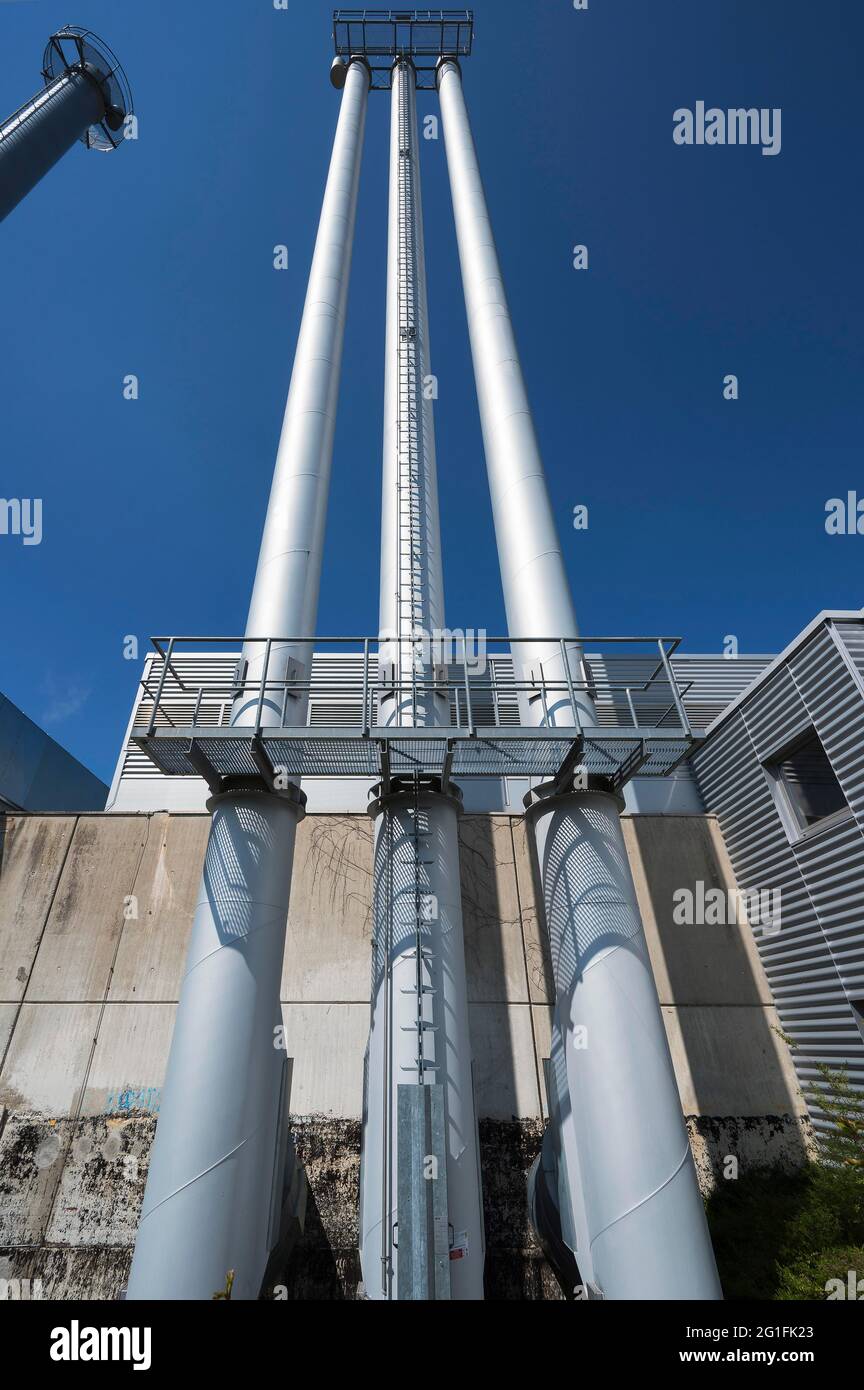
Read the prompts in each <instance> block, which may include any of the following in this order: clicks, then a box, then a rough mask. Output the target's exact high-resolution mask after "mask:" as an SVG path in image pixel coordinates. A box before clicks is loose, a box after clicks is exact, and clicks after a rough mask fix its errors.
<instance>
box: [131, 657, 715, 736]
mask: <svg viewBox="0 0 864 1390" xmlns="http://www.w3.org/2000/svg"><path fill="white" fill-rule="evenodd" d="M424 641H425V639H422V638H420V637H418V636H416V635H415V636H412V637H408V638H401V639H400V638H398V637H395V636H387V637H386V638H382V637H380V636H377V635H376V636H374V637H315V638H308V637H305V638H296V637H295V638H287V637H286V638H282V637H280V638H274V637H267V638H265V637H260V638H259V637H251V638H250V637H202V636H195V637H156V638H153V639H152V642H153V647H154V649H155V657H154V658H153V661H152V662H151V664H150V667H149V668H148V669H147V670H146V672H145V676H144V678H143V679H142V681H141V686H142V689H143V691H144V695H145V697H146V700H145V701H144V702H142V703H149V706H150V708H149V716H148V717H146V718H145V719H143V720H141V719H139V720H138V721H136V722H137V725H138V728H139V730H140V729H141V725H142V724H146V726H147V727H146V733H145V736H146V737H150V736H152V735H153V734H154V733H155V732H156V729H157V727H158V726H161V727H165V726H166V725H167V726H168V727H171V728H177V727H181V728H184V729H185V728H189V727H193V728H194V727H198V726H199V725H202V724H206V725H208V726H210V727H213V726H214V725H215V726H217V727H224V726H226V725H230V724H231V723H232V722H235V723H236V726H237V728H238V732H239V731H241V730H242V731H248V732H249V733H251V734H252V735H254V736H257V735H259V734H260V733H261V730H262V728H263V727H265V725H266V727H267V728H268V729H273V728H274V727H275V728H279V729H282V730H285V731H296V730H305V731H307V732H308V731H309V730H310V729H311V727H312V726H311V724H310V714H311V709H312V705H313V702H314V703H315V704H319V705H320V704H321V703H322V702H327V701H328V700H329V701H331V702H332V701H338V702H339V703H340V707H344V710H345V712H346V713H350V712H351V710H352V707H353V708H354V709H356V710H357V712H358V714H359V717H358V718H357V719H356V720H355V719H352V720H351V721H350V722H349V723H347V724H346V723H343V722H341V721H340V723H339V729H340V733H341V735H342V736H343V737H346V738H351V737H356V738H370V737H375V738H381V737H388V736H389V737H393V736H395V735H396V734H397V733H398V732H399V731H402V733H403V734H404V733H405V731H407V730H411V731H412V732H417V731H418V727H419V729H420V730H421V731H422V728H423V727H424V726H430V725H432V726H433V727H436V728H437V729H439V730H442V729H446V730H447V731H448V733H449V735H451V736H454V737H460V736H461V737H468V738H471V737H474V736H475V735H476V731H477V728H478V727H484V728H489V727H492V728H497V729H501V730H502V731H505V730H506V729H507V728H508V727H509V728H511V729H512V727H513V719H512V712H513V699H514V697H515V701H516V705H517V708H518V711H519V719H518V727H519V728H520V730H522V731H523V732H524V731H526V730H528V731H530V732H531V733H532V734H535V735H536V734H542V733H543V731H544V730H545V731H547V732H548V734H549V735H550V737H556V736H557V737H561V735H562V732H565V731H575V733H576V734H582V733H583V732H586V728H585V727H583V725H584V723H585V721H584V720H583V719H581V718H580V713H579V704H580V700H579V697H580V696H582V697H586V698H587V700H590V701H592V702H593V703H594V705H595V706H596V707H597V708H598V710H600V711H602V712H603V713H604V714H605V716H606V718H607V726H606V731H607V732H611V731H612V730H613V729H614V730H628V731H630V730H632V731H633V732H634V733H637V734H639V735H640V736H644V735H646V734H648V733H651V732H654V733H658V734H662V735H664V736H666V737H678V738H684V739H688V740H689V739H692V737H693V733H692V729H691V726H690V720H689V718H688V715H687V711H686V707H685V704H684V697H685V696H686V694H687V692H688V691H689V689H690V686H691V685H692V682H683V683H682V682H679V680H678V679H677V677H676V675H675V672H674V670H673V668H672V663H671V658H672V657H673V656H674V654H675V652H676V651H677V649H678V647H679V646H680V642H681V639H680V638H677V637H579V638H567V637H551V638H548V637H487V636H485V635H482V638H481V645H482V651H480V652H477V651H475V649H474V643H473V641H472V639H471V638H469V637H468V636H467V635H466V636H459V637H456V638H454V637H450V636H448V637H447V638H446V639H444V640H443V641H440V642H436V641H434V640H433V641H432V642H431V645H430V646H429V648H428V650H427V651H426V652H425V653H424V657H423V659H419V658H418V655H417V649H418V647H419V646H421V645H422V644H423V642H424ZM406 646H407V647H409V648H410V653H406V654H405V657H404V659H399V655H398V654H399V653H400V650H401V648H403V647H406ZM520 646H524V647H532V648H534V649H536V648H538V647H543V648H548V649H550V656H547V657H546V658H545V660H544V661H542V662H540V661H538V663H537V667H536V669H534V670H532V671H531V672H530V673H529V674H528V675H527V676H526V675H524V674H522V675H520V674H519V672H518V670H516V669H514V673H513V678H512V680H511V679H507V680H506V681H502V679H501V678H500V676H499V674H498V672H497V671H496V669H495V666H494V663H493V664H492V667H491V669H489V658H494V657H496V656H498V657H505V656H509V655H510V653H511V649H516V651H517V653H518V648H519V647H520ZM589 646H590V647H591V648H592V651H591V653H590V654H589V655H588V656H586V655H585V654H584V653H585V650H586V648H587V647H589ZM285 647H288V648H289V649H291V650H292V651H293V652H295V653H296V652H297V650H298V648H299V649H300V650H301V651H306V652H308V653H310V654H311V652H312V651H314V652H315V654H316V655H317V656H319V657H326V656H327V655H328V654H332V655H334V656H336V657H339V656H342V657H346V658H349V661H348V662H346V665H345V667H343V669H342V671H341V672H338V673H334V674H333V675H328V674H325V672H324V671H323V670H322V669H319V670H318V671H315V672H313V670H312V667H311V660H310V661H309V668H308V669H298V663H297V662H296V660H295V661H294V662H293V663H292V665H291V667H289V670H288V673H287V674H281V675H280V674H279V673H278V672H277V671H275V670H274V667H275V666H276V665H277V659H275V658H274V651H279V652H281V653H282V655H280V656H279V657H278V664H279V666H280V667H284V663H285V657H284V648H285ZM602 647H612V648H614V649H615V650H616V652H618V651H620V649H621V648H622V647H623V648H628V647H629V648H631V649H632V648H635V647H638V648H640V649H641V650H640V651H639V652H638V653H637V655H640V656H642V657H643V658H644V657H645V656H646V655H649V654H650V652H651V650H652V649H653V651H654V652H655V653H656V655H655V656H654V657H653V658H652V661H653V664H652V666H651V669H650V670H649V671H648V673H647V675H646V676H645V677H644V678H642V679H637V680H624V681H616V680H612V679H610V678H609V677H608V676H607V675H606V674H605V671H604V669H603V662H602V654H598V653H597V652H596V651H595V650H594V649H597V648H602ZM241 648H242V649H243V651H244V652H245V653H246V657H245V658H240V659H238V661H237V663H236V664H235V665H233V666H232V667H231V669H230V671H229V673H228V674H227V675H226V674H225V673H221V674H215V673H214V674H213V675H209V674H203V673H201V672H199V673H198V674H196V675H195V676H191V675H190V673H189V670H188V661H189V658H190V657H195V656H200V655H203V654H205V653H206V655H207V656H210V657H214V656H218V655H219V654H220V653H221V652H225V653H226V654H233V653H235V652H237V651H238V650H239V649H241ZM259 648H260V649H261V650H262V651H263V663H261V670H260V674H256V675H255V676H250V674H249V664H250V663H249V661H248V656H249V653H250V651H252V652H253V653H255V658H254V660H253V662H252V664H253V665H254V666H255V667H257V666H258V665H259V660H258V657H257V652H256V649H259ZM493 648H498V649H500V650H498V651H493V650H492V649H493ZM645 648H647V649H648V651H647V652H646V651H645V650H644V649H645ZM226 649H227V651H226ZM382 650H383V652H384V654H385V657H386V660H385V661H382V660H381V659H380V653H381V652H382ZM394 651H396V652H397V659H396V660H395V661H394V660H393V657H392V653H393V652H394ZM427 658H428V659H427ZM439 658H442V659H439ZM517 663H518V655H517V656H516V657H514V667H515V666H516V664H517ZM550 665H551V666H554V667H556V668H557V671H555V672H553V673H551V674H550V671H549V667H550ZM181 666H183V667H184V668H185V669H183V670H181V669H180V668H181ZM351 666H353V667H354V668H355V669H353V670H352V669H350V668H351ZM406 667H409V668H410V676H406V674H405V671H406ZM205 670H206V668H205ZM505 695H506V696H507V697H509V701H510V705H509V709H510V714H511V717H510V718H509V719H508V720H507V721H506V723H505V722H504V721H503V719H502V708H501V706H502V700H503V697H504V696H505ZM618 697H620V698H618ZM538 700H539V702H540V710H542V718H531V719H525V718H524V713H525V711H526V709H527V708H528V705H529V704H531V705H535V706H536V703H537V701H538ZM178 702H179V704H180V705H182V707H183V708H182V716H183V718H184V722H183V724H182V725H179V726H178V724H177V722H176V718H175V716H177V715H178V714H179V713H180V710H179V709H178ZM582 703H583V704H584V703H585V698H583V701H582ZM169 704H170V705H171V707H172V708H171V709H169V708H168V705H169ZM241 706H242V707H243V708H242V716H241V717H239V718H238V717H237V714H236V711H237V710H238V707H241ZM621 706H623V710H622V709H621ZM187 707H188V712H189V714H190V716H191V717H190V719H189V720H188V723H187V722H186V721H185V715H186V713H187ZM610 709H611V711H612V712H613V713H614V715H615V723H614V725H609V723H608V717H609V713H610ZM172 710H173V713H172ZM430 710H431V711H433V717H432V718H430ZM624 712H626V718H624V719H623V721H621V722H619V720H618V715H619V714H620V713H624ZM486 715H488V716H489V717H488V719H487V718H486V717H480V716H486ZM556 721H558V722H556ZM565 721H566V722H565ZM669 721H672V722H669ZM592 727H593V726H592ZM595 732H596V727H595Z"/></svg>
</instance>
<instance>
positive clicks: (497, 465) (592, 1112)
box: [438, 57, 721, 1299]
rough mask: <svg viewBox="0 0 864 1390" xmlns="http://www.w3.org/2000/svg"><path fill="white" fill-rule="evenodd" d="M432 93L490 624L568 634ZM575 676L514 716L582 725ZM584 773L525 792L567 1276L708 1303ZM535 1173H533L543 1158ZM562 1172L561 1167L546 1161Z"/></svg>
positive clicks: (661, 1039) (638, 949)
mask: <svg viewBox="0 0 864 1390" xmlns="http://www.w3.org/2000/svg"><path fill="white" fill-rule="evenodd" d="M438 89H439V94H440V100H441V112H442V120H443V125H444V138H445V143H446V149H447V162H448V167H449V172H450V186H451V193H452V198H453V209H454V214H455V219H456V234H457V240H458V244H459V257H460V263H461V268H462V281H463V288H464V293H465V304H466V309H467V314H468V325H469V332H470V338H471V350H472V356H473V361H474V372H475V377H476V381H477V394H478V398H479V404H480V415H481V423H482V427H483V440H484V447H485V452H486V464H487V471H488V475H489V488H490V492H491V495H492V506H493V512H494V517H495V533H496V538H497V543H498V557H499V563H500V568H501V579H502V585H503V589H504V600H505V605H506V609H507V621H508V626H509V631H510V633H511V635H512V636H514V637H520V636H522V635H528V634H534V633H537V634H543V637H550V638H551V637H553V636H558V637H560V638H563V639H566V644H567V646H568V647H569V648H570V650H571V651H572V653H573V657H574V661H573V665H574V668H575V669H576V670H578V669H579V666H580V663H581V651H580V646H579V640H578V639H579V631H578V628H577V625H576V616H575V612H574V608H573V601H572V598H571V594H570V587H569V584H568V581H567V576H566V571H565V568H564V560H563V555H562V551H561V544H560V541H559V539H558V536H557V530H556V526H555V520H554V516H553V512H552V507H551V503H550V499H549V494H548V490H547V485H546V477H545V473H544V469H543V461H542V459H541V456H540V449H539V445H538V441H537V435H536V430H535V427H534V420H533V417H532V413H531V407H530V404H529V401H528V395H527V392H526V389H525V382H524V379H523V376H522V369H521V364H520V361H519V352H518V349H517V346H516V338H515V334H514V332H513V325H512V322H511V319H510V311H509V307H508V304H507V296H506V292H505V289H504V282H503V278H502V274H501V267H500V264H499V261H498V254H497V250H496V246H495V238H494V234H493V231H492V224H491V221H490V218H489V211H488V208H487V205H486V197H485V194H484V190H483V182H482V178H481V175H480V167H479V163H478V160H477V152H476V149H475V147H474V140H473V137H472V134H471V126H470V122H469V119H468V112H467V108H466V105H465V97H464V94H463V90H462V73H461V69H460V66H459V63H458V61H456V60H455V59H452V58H447V57H444V58H443V59H442V61H441V63H440V65H439V70H438ZM564 650H565V643H564V642H561V643H560V644H555V643H553V644H550V645H546V644H544V642H543V641H542V640H541V641H538V642H536V643H534V644H531V645H529V644H525V645H523V644H522V643H517V644H516V645H515V646H514V648H513V664H514V670H515V673H516V676H517V679H521V680H523V681H524V682H525V683H526V686H527V687H528V688H529V690H530V686H531V682H532V681H537V682H538V683H539V681H540V680H542V679H547V678H549V677H556V676H557V678H558V679H559V680H561V679H562V677H563V675H564V671H563V670H562V667H563V666H564V664H565V659H564V654H563V653H564ZM588 684H589V683H588V682H587V681H583V682H582V683H581V685H580V691H579V694H578V695H577V696H575V697H574V698H573V699H570V698H568V696H567V695H564V696H563V697H561V698H559V699H556V701H555V702H554V704H553V706H552V707H551V708H549V707H548V706H547V702H546V701H545V699H541V698H540V690H539V685H538V690H537V694H536V696H534V697H533V698H532V697H531V696H530V695H529V696H528V698H527V699H523V714H522V719H523V722H526V723H534V724H535V725H553V726H566V725H575V726H576V727H582V728H583V729H584V728H585V727H586V726H588V727H590V726H594V725H596V722H597V721H596V716H595V714H594V709H593V702H592V700H591V697H590V693H589V692H588V689H587V686H588ZM622 807H623V802H622V801H621V800H620V798H619V797H618V796H617V795H616V794H615V788H614V786H613V785H611V783H610V782H609V781H608V780H607V779H605V778H604V777H602V776H596V775H595V776H592V777H591V778H589V779H588V785H587V786H584V785H583V786H581V787H580V789H578V790H576V789H575V788H574V783H573V778H572V776H571V777H570V779H569V786H567V785H562V784H559V783H558V782H557V781H556V782H553V783H546V784H543V785H541V786H538V787H535V789H534V791H533V792H531V793H529V796H528V797H527V798H526V809H527V819H528V823H529V825H530V826H531V828H532V830H533V834H534V840H535V845H536V851H537V860H538V864H539V870H540V878H541V883H542V888H543V903H544V911H545V918H546V925H547V929H548V932H549V938H550V947H551V952H552V964H553V971H554V976H555V989H556V1002H555V1015H554V1024H553V1056H552V1063H553V1065H552V1067H551V1069H550V1071H551V1074H552V1078H553V1089H554V1091H555V1095H553V1096H551V1097H550V1109H551V1110H552V1115H553V1127H552V1131H551V1135H552V1140H553V1142H554V1144H555V1145H556V1147H557V1159H558V1163H557V1175H556V1177H555V1184H554V1185H555V1188H556V1190H555V1191H554V1192H553V1193H551V1194H550V1195H551V1197H552V1200H553V1201H554V1202H555V1203H556V1204H557V1205H558V1206H559V1210H560V1220H561V1229H562V1233H563V1235H564V1238H565V1243H566V1244H568V1245H569V1247H570V1249H571V1250H572V1251H573V1252H574V1253H575V1256H576V1260H577V1262H578V1268H579V1274H580V1277H581V1280H582V1282H583V1283H584V1284H585V1285H586V1286H589V1287H593V1288H594V1290H595V1292H596V1293H597V1294H598V1296H602V1297H605V1298H609V1299H628V1298H644V1296H645V1290H646V1289H649V1290H650V1291H651V1296H652V1297H654V1298H659V1299H675V1298H683V1299H716V1298H719V1297H721V1293H720V1284H719V1280H718V1277H717V1270H716V1266H715V1263H714V1255H713V1251H712V1249H711V1242H710V1239H709V1235H708V1228H707V1223H706V1220H705V1213H704V1210H703V1206H702V1200H701V1197H700V1193H699V1187H698V1183H697V1180H696V1172H695V1168H694V1164H693V1159H692V1156H691V1153H690V1146H689V1142H688V1137H687V1132H686V1128H685V1125H684V1121H683V1117H682V1113H681V1104H680V1101H679V1097H678V1088H677V1085H676V1081H675V1074H674V1071H673V1068H672V1059H671V1056H670V1052H669V1046H668V1043H667V1040H666V1034H665V1029H664V1026H663V1019H662V1016H661V1012H660V1006H659V1002H658V999H657V991H656V988H655V984H654V978H653V974H652V970H651V962H650V959H649V956H648V949H647V945H646V941H645V934H644V930H643V927H642V921H641V917H640V913H639V907H638V904H637V900H636V893H635V889H634V886H633V880H632V877H631V874H630V868H629V863H628V859H627V853H626V849H625V845H624V839H623V835H622V831H621V826H620V821H619V812H620V809H621V808H622ZM555 1166H556V1165H555V1164H550V1165H548V1166H547V1168H545V1169H544V1168H543V1167H542V1166H541V1170H540V1178H541V1180H542V1179H543V1176H544V1173H545V1172H548V1171H549V1169H550V1168H551V1169H553V1170H554V1168H555ZM562 1169H563V1171H562Z"/></svg>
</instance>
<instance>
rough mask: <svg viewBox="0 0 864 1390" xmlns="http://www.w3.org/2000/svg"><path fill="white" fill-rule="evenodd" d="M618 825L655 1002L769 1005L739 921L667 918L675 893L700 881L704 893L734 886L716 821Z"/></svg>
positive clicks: (628, 820)
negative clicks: (636, 901)
mask: <svg viewBox="0 0 864 1390" xmlns="http://www.w3.org/2000/svg"><path fill="white" fill-rule="evenodd" d="M622 826H623V830H624V841H625V844H626V846H627V853H628V855H629V858H630V867H631V869H632V872H633V878H634V882H635V884H636V892H637V896H638V898H639V906H640V908H641V911H642V920H643V922H644V924H645V933H646V936H647V938H648V949H649V951H650V953H651V964H652V966H653V968H654V978H655V981H656V984H657V992H658V994H659V996H660V1002H661V1003H662V1004H675V1005H677V1006H678V1007H681V1006H682V1005H694V1004H736V1005H742V1004H753V1005H756V1006H757V1007H758V1006H760V1005H770V1004H771V1002H772V1000H771V991H770V989H769V987H768V982H767V980H766V979H765V973H764V971H763V970H762V967H761V965H760V962H759V956H758V952H757V950H756V945H755V942H754V940H753V933H752V930H751V928H750V926H749V925H748V924H747V922H746V921H742V922H737V923H732V924H729V925H710V924H709V925H699V924H685V923H676V922H674V921H673V911H674V909H675V901H676V900H675V897H674V895H675V893H676V892H678V891H679V890H682V889H686V890H687V891H688V892H690V893H692V894H694V895H695V894H696V892H697V885H698V884H699V883H700V882H701V883H702V884H703V886H704V888H703V891H704V892H708V891H709V890H711V889H715V888H718V889H720V890H722V891H723V892H724V893H728V891H729V890H734V888H735V879H734V876H733V874H732V868H731V865H730V863H729V859H728V856H727V854H726V851H725V848H724V846H723V842H722V839H721V836H720V831H719V828H718V826H717V823H716V821H715V820H714V819H713V818H710V817H707V816H702V817H699V816H680V817H679V816H672V817H660V816H634V817H626V816H625V817H624V819H623V820H622ZM679 901H680V900H679ZM727 915H728V913H727Z"/></svg>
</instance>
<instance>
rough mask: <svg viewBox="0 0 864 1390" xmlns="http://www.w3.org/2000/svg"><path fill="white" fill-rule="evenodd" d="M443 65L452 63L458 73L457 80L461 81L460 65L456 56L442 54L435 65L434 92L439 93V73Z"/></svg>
mask: <svg viewBox="0 0 864 1390" xmlns="http://www.w3.org/2000/svg"><path fill="white" fill-rule="evenodd" d="M445 63H452V64H453V66H454V67H455V69H456V71H457V72H458V73H459V78H460V80H461V78H462V64H461V63H460V62H459V59H458V58H457V57H456V54H455V53H443V54H442V55H441V57H440V58H439V59H438V62H437V63H436V64H435V90H436V92H437V91H439V90H440V87H441V72H442V69H443V67H444V64H445Z"/></svg>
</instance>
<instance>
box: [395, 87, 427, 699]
mask: <svg viewBox="0 0 864 1390" xmlns="http://www.w3.org/2000/svg"><path fill="white" fill-rule="evenodd" d="M396 80H397V81H398V83H399V226H398V241H399V265H398V275H397V280H398V323H399V343H398V347H397V350H398V353H399V373H398V380H399V385H398V391H397V407H396V411H397V414H396V440H397V444H396V447H397V467H396V487H397V515H398V527H397V536H396V545H397V556H396V574H397V591H396V614H397V623H396V626H397V632H396V635H397V639H398V641H397V657H396V662H397V670H398V671H399V680H400V682H403V683H404V681H405V679H406V677H412V676H413V675H414V673H415V672H416V669H417V658H418V653H419V652H420V651H422V647H421V644H420V641H419V639H418V638H417V633H418V631H421V632H422V630H423V629H424V627H425V618H426V613H425V599H424V556H423V551H424V547H423V537H422V526H423V518H422V478H421V469H422V457H421V450H420V426H419V415H420V414H421V412H422V407H420V406H419V405H418V399H417V395H418V389H419V374H418V370H417V366H418V360H419V358H420V349H421V344H420V341H419V337H418V334H419V329H420V324H419V321H418V320H419V315H418V312H417V240H416V238H417V229H416V222H415V188H414V161H415V159H416V154H417V152H416V150H415V149H414V148H413V142H412V124H413V122H412V121H411V114H410V95H409V91H408V83H409V82H410V81H411V80H412V77H411V74H410V70H409V69H408V68H407V67H405V66H403V65H400V66H399V67H398V68H397V70H396ZM397 704H398V710H399V713H398V722H399V723H400V724H402V723H403V695H402V692H401V691H400V696H399V700H398V701H397ZM410 722H411V723H412V724H414V723H417V722H418V709H417V696H416V690H415V692H414V695H413V699H412V708H411V720H410Z"/></svg>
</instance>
